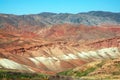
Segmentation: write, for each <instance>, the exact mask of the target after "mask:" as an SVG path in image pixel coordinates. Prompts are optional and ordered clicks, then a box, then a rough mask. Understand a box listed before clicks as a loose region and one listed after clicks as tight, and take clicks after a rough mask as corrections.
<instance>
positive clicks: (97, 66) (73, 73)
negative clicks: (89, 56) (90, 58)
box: [58, 61, 105, 77]
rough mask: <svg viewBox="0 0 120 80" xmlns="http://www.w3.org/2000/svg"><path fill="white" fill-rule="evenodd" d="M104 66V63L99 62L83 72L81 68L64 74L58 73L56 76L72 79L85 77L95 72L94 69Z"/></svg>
mask: <svg viewBox="0 0 120 80" xmlns="http://www.w3.org/2000/svg"><path fill="white" fill-rule="evenodd" d="M104 64H105V61H101V62H100V63H98V64H95V65H94V66H91V67H88V68H86V69H85V70H82V68H81V69H80V70H77V71H76V70H73V69H70V70H67V71H64V72H60V73H58V75H65V76H74V77H82V76H87V75H88V74H89V73H91V72H93V71H95V70H96V69H98V68H100V67H102V66H103V65H104Z"/></svg>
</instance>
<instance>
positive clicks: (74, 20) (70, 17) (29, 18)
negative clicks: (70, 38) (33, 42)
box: [0, 11, 120, 27]
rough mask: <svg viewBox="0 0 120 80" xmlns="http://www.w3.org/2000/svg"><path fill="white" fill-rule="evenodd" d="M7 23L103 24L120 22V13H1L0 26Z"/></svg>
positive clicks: (36, 24) (42, 24) (14, 24)
mask: <svg viewBox="0 0 120 80" xmlns="http://www.w3.org/2000/svg"><path fill="white" fill-rule="evenodd" d="M5 23H8V24H11V25H13V26H16V27H19V26H25V25H28V24H29V25H31V26H41V27H43V26H50V25H54V24H63V23H68V24H84V25H90V26H91V25H101V24H112V25H113V24H115V25H118V24H120V13H113V12H104V11H90V12H86V13H77V14H71V13H59V14H57V13H50V12H43V13H40V14H29V15H13V14H0V27H2V26H3V25H4V24H5Z"/></svg>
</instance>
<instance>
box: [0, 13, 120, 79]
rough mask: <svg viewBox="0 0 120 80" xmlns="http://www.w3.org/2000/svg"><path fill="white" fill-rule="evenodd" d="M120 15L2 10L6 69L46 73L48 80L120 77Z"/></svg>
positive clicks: (0, 66)
mask: <svg viewBox="0 0 120 80" xmlns="http://www.w3.org/2000/svg"><path fill="white" fill-rule="evenodd" d="M119 17H120V13H112V12H102V11H91V12H88V13H78V14H69V13H60V14H56V13H47V12H45V13H40V14H30V15H13V14H0V70H1V73H2V72H4V71H5V72H7V75H8V74H9V73H12V74H14V75H15V74H25V73H28V74H29V76H30V75H36V76H37V74H41V75H42V78H45V80H46V79H49V80H79V78H82V79H93V80H94V79H101V78H103V79H106V78H109V79H120V77H118V76H119V75H120V59H119V58H120V18H119ZM4 74H5V73H4ZM43 74H44V76H43ZM41 75H39V76H41ZM46 75H48V76H49V77H48V76H46ZM29 76H28V77H29ZM98 76H100V77H98ZM112 76H113V77H112ZM0 77H3V76H2V75H0ZM38 78H39V77H38Z"/></svg>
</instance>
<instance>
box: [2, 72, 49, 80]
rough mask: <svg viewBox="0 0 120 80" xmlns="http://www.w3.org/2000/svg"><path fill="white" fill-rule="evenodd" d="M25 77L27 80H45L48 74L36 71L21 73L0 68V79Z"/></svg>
mask: <svg viewBox="0 0 120 80" xmlns="http://www.w3.org/2000/svg"><path fill="white" fill-rule="evenodd" d="M3 78H5V79H21V80H22V79H27V80H34V79H39V80H47V79H48V75H45V74H36V73H21V72H11V71H7V70H0V79H3Z"/></svg>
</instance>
